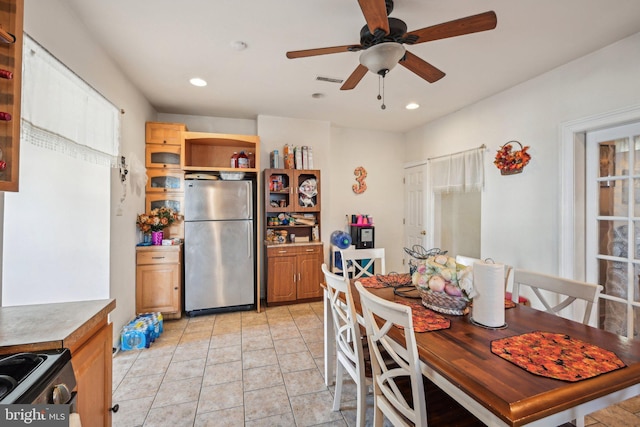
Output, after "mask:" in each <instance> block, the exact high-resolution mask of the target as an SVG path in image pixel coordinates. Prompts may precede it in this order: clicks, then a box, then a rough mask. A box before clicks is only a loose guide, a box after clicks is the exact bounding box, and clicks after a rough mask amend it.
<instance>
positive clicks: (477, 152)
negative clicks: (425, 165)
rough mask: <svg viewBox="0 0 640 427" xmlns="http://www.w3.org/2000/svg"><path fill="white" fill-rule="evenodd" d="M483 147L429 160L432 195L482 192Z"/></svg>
mask: <svg viewBox="0 0 640 427" xmlns="http://www.w3.org/2000/svg"><path fill="white" fill-rule="evenodd" d="M484 151H485V149H484V147H480V148H476V149H473V150H468V151H464V152H461V153H455V154H448V155H445V156H441V157H436V158H432V159H429V170H430V173H429V175H430V179H431V188H432V189H433V192H434V193H456V192H471V191H482V188H483V187H484V162H483V156H484Z"/></svg>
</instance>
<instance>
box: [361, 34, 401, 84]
mask: <svg viewBox="0 0 640 427" xmlns="http://www.w3.org/2000/svg"><path fill="white" fill-rule="evenodd" d="M404 54H405V48H404V46H402V45H401V44H400V43H396V42H386V43H380V44H377V45H374V46H371V47H370V48H369V49H367V50H365V51H364V52H362V53H361V54H360V64H362V65H364V66H365V67H367V69H368V70H369V71H371V72H372V73H374V74H379V75H381V76H382V77H384V76H385V75H386V74H387V73H388V72H389V71H391V69H393V67H395V66H396V64H397V63H398V61H400V59H402V57H403V56H404Z"/></svg>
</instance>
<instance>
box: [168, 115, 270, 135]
mask: <svg viewBox="0 0 640 427" xmlns="http://www.w3.org/2000/svg"><path fill="white" fill-rule="evenodd" d="M158 121H159V122H164V123H183V124H185V125H186V126H187V129H188V130H189V131H191V132H211V133H229V134H235V135H257V129H256V121H255V120H252V119H231V118H223V117H210V116H193V115H188V114H168V113H158Z"/></svg>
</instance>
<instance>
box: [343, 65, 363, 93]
mask: <svg viewBox="0 0 640 427" xmlns="http://www.w3.org/2000/svg"><path fill="white" fill-rule="evenodd" d="M367 71H369V70H368V69H367V67H365V66H364V65H362V64H360V65H358V66H357V67H356V69H355V70H353V73H351V75H350V76H349V78H348V79H347V81H346V82H344V84H343V85H342V86H341V87H340V90H351V89H353V88H355V87H356V86H357V85H358V83H360V80H362V78H363V77H364V75H365V74H367Z"/></svg>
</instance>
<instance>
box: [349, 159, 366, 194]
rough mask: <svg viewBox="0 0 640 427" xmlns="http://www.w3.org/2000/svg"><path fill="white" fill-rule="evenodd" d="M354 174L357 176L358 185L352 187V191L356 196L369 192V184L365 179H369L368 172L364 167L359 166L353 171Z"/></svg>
mask: <svg viewBox="0 0 640 427" xmlns="http://www.w3.org/2000/svg"><path fill="white" fill-rule="evenodd" d="M353 174H354V175H355V176H356V183H355V184H353V185H352V186H351V189H352V190H353V192H354V193H356V194H362V193H364V192H365V191H366V190H367V183H366V182H364V179H365V178H366V177H367V171H366V169H365V168H363V167H362V166H358V167H357V168H355V170H354V171H353Z"/></svg>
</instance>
